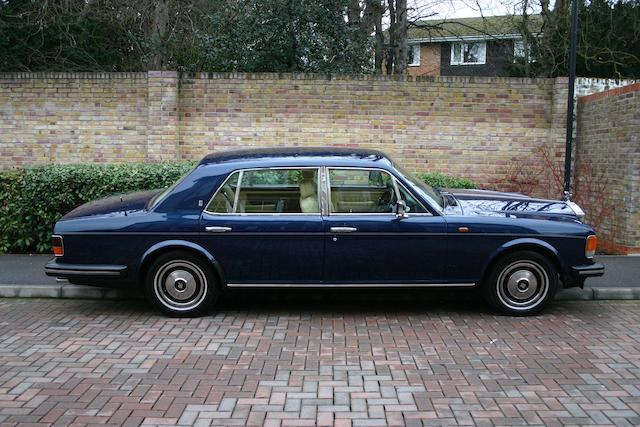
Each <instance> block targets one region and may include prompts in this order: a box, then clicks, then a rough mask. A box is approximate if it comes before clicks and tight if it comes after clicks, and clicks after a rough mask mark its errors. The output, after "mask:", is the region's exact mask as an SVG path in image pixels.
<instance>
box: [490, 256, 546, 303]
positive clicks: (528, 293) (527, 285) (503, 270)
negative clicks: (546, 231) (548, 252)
mask: <svg viewBox="0 0 640 427" xmlns="http://www.w3.org/2000/svg"><path fill="white" fill-rule="evenodd" d="M557 288H558V273H557V271H556V268H555V266H554V265H553V263H551V262H550V261H549V259H548V258H547V257H545V256H544V255H542V254H539V253H538V252H533V251H518V252H512V253H510V254H508V255H506V256H504V257H503V258H501V259H500V260H498V262H497V263H496V264H495V265H494V266H493V269H492V270H491V272H490V273H489V276H488V277H487V280H486V281H485V283H484V284H483V291H484V297H485V299H486V301H487V302H488V303H489V304H490V305H491V306H493V307H494V308H495V309H497V310H499V311H501V312H502V313H504V314H509V315H516V316H526V315H531V314H536V313H538V312H540V311H541V310H542V309H543V308H544V307H545V306H546V305H547V304H548V303H549V301H551V300H552V299H553V296H554V295H555V292H556V290H557Z"/></svg>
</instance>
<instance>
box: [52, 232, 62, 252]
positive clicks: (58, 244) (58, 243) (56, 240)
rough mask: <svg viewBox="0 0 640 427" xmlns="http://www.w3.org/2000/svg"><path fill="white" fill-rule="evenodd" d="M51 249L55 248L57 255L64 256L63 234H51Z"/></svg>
mask: <svg viewBox="0 0 640 427" xmlns="http://www.w3.org/2000/svg"><path fill="white" fill-rule="evenodd" d="M51 249H52V250H53V254H54V255H55V256H63V255H64V245H63V243H62V236H56V235H53V236H51Z"/></svg>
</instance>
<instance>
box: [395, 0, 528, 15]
mask: <svg viewBox="0 0 640 427" xmlns="http://www.w3.org/2000/svg"><path fill="white" fill-rule="evenodd" d="M407 4H408V6H409V7H413V8H414V9H415V10H417V11H419V13H420V15H421V16H424V15H428V14H430V13H437V15H436V16H433V18H434V19H436V18H439V19H444V18H468V17H474V16H493V15H509V14H513V13H514V12H516V11H517V10H519V7H521V6H520V5H521V4H522V3H521V1H520V0H440V1H439V0H408V1H407ZM538 11H539V10H536V8H530V10H529V13H535V12H538Z"/></svg>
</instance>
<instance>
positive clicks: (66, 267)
mask: <svg viewBox="0 0 640 427" xmlns="http://www.w3.org/2000/svg"><path fill="white" fill-rule="evenodd" d="M44 272H45V273H46V275H47V276H54V277H59V278H63V279H75V278H82V279H122V278H124V277H126V275H127V266H126V265H107V264H61V263H59V262H58V261H57V260H56V259H52V260H51V261H49V262H48V263H47V264H46V265H45V266H44Z"/></svg>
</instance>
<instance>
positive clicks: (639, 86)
mask: <svg viewBox="0 0 640 427" xmlns="http://www.w3.org/2000/svg"><path fill="white" fill-rule="evenodd" d="M637 91H640V83H633V84H630V85H627V86H622V87H617V88H614V89H609V90H605V91H603V92H597V93H593V94H591V95H585V96H581V97H580V98H578V102H579V103H581V104H584V103H587V102H593V101H598V100H600V99H604V98H611V97H614V96H620V95H624V94H626V93H631V92H637Z"/></svg>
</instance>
